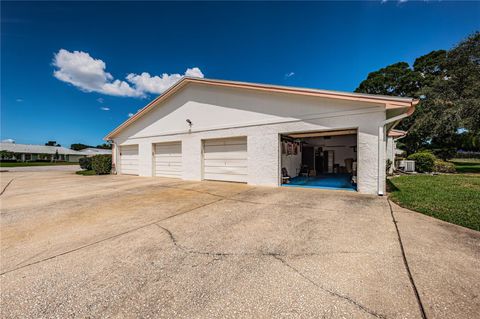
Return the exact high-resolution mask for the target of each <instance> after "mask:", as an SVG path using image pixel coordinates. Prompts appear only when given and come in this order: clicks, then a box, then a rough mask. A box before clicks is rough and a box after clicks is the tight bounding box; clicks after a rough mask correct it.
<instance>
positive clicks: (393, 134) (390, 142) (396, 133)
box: [387, 129, 407, 174]
mask: <svg viewBox="0 0 480 319" xmlns="http://www.w3.org/2000/svg"><path fill="white" fill-rule="evenodd" d="M406 135H407V132H405V131H401V130H395V129H392V130H390V131H389V132H388V137H387V159H389V160H390V161H391V163H392V164H391V165H390V169H389V173H390V174H392V173H393V171H394V168H395V165H396V163H395V158H396V157H397V156H400V155H402V154H404V153H405V152H404V151H402V150H401V149H398V148H397V140H399V139H401V138H403V137H405V136H406Z"/></svg>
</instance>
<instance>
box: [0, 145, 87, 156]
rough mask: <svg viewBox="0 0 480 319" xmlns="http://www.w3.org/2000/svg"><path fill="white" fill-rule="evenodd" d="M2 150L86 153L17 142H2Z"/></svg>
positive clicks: (39, 152) (60, 147) (67, 153)
mask: <svg viewBox="0 0 480 319" xmlns="http://www.w3.org/2000/svg"><path fill="white" fill-rule="evenodd" d="M0 150H2V151H9V152H14V153H31V154H55V153H56V152H58V154H64V155H86V154H83V153H82V152H77V151H74V150H71V149H69V148H66V147H62V146H46V145H34V144H16V143H0Z"/></svg>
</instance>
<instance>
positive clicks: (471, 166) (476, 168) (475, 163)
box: [450, 158, 480, 173]
mask: <svg viewBox="0 0 480 319" xmlns="http://www.w3.org/2000/svg"><path fill="white" fill-rule="evenodd" d="M450 162H452V163H453V164H455V168H456V169H457V172H459V173H480V159H475V158H454V159H452V160H450Z"/></svg>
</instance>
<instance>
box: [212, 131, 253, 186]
mask: <svg viewBox="0 0 480 319" xmlns="http://www.w3.org/2000/svg"><path fill="white" fill-rule="evenodd" d="M247 163H248V162H247V138H246V137H236V138H225V139H212V140H204V141H203V178H204V179H210V180H217V181H229V182H241V183H246V182H247V165H248V164H247Z"/></svg>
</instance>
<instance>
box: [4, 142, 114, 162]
mask: <svg viewBox="0 0 480 319" xmlns="http://www.w3.org/2000/svg"><path fill="white" fill-rule="evenodd" d="M0 151H8V152H12V153H13V159H15V160H17V161H22V162H29V161H52V162H53V161H65V162H72V163H76V162H78V160H79V159H80V158H82V157H89V156H93V155H98V154H112V152H111V150H105V149H97V148H88V149H85V150H81V151H74V150H71V149H69V148H65V147H61V146H45V145H33V144H16V143H0ZM2 159H3V158H2Z"/></svg>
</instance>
